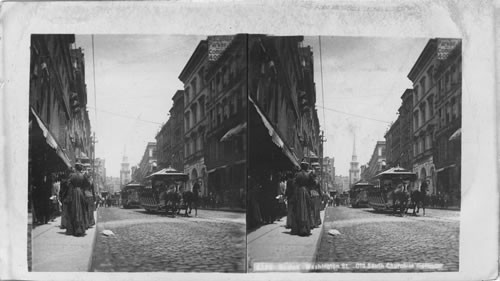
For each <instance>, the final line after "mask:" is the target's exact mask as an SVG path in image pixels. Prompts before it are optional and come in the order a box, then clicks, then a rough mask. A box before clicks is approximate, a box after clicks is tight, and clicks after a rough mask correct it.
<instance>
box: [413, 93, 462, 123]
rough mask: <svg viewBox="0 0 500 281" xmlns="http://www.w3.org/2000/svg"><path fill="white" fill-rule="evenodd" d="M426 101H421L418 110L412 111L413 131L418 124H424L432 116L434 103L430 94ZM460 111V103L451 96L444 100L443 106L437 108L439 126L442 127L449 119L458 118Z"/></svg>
mask: <svg viewBox="0 0 500 281" xmlns="http://www.w3.org/2000/svg"><path fill="white" fill-rule="evenodd" d="M427 101H428V102H427V103H425V102H423V103H421V105H420V110H418V109H417V110H415V111H414V112H413V128H414V130H413V131H416V130H417V129H418V128H419V127H420V126H422V125H423V124H425V122H427V121H428V120H429V119H431V118H433V117H434V103H433V100H432V96H431V97H429V99H428V100H427ZM460 111H461V103H460V101H458V102H457V99H456V98H455V97H453V98H452V99H451V100H450V101H449V102H446V104H445V106H444V107H443V108H440V109H439V113H438V115H439V120H438V121H439V126H440V127H444V126H446V125H448V123H450V122H451V121H453V120H455V119H456V118H459V116H460ZM427 113H428V114H427Z"/></svg>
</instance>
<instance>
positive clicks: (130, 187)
mask: <svg viewBox="0 0 500 281" xmlns="http://www.w3.org/2000/svg"><path fill="white" fill-rule="evenodd" d="M143 188H144V185H142V184H139V183H129V184H127V185H126V186H125V187H123V189H122V192H121V196H122V206H123V208H125V209H127V208H140V207H141V202H140V201H139V193H140V192H141V190H142V189H143Z"/></svg>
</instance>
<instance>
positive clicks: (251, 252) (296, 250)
mask: <svg viewBox="0 0 500 281" xmlns="http://www.w3.org/2000/svg"><path fill="white" fill-rule="evenodd" d="M324 218H325V211H321V221H322V222H324ZM285 224H286V217H283V218H282V219H281V220H280V221H277V222H275V223H274V224H267V225H263V226H261V227H260V228H258V229H257V230H255V231H253V232H250V233H248V234H247V251H248V271H249V272H257V271H274V270H273V269H272V266H271V268H266V269H264V268H263V267H261V265H264V266H265V264H259V265H257V266H254V264H255V263H282V264H283V263H301V264H302V263H303V264H314V263H315V261H316V251H317V247H318V246H319V242H320V240H321V235H322V233H323V231H322V230H323V224H322V225H321V226H320V227H318V228H315V229H313V230H312V231H311V233H312V235H310V236H307V237H301V236H298V235H291V234H290V229H286V228H285ZM256 267H258V268H256ZM294 270H295V271H309V270H308V269H307V266H306V267H304V268H303V269H302V270H301V269H299V268H295V269H294Z"/></svg>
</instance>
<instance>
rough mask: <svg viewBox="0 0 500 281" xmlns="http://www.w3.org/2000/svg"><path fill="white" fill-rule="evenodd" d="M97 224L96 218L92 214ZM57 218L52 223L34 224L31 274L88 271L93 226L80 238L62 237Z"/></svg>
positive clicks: (92, 242)
mask: <svg viewBox="0 0 500 281" xmlns="http://www.w3.org/2000/svg"><path fill="white" fill-rule="evenodd" d="M94 216H95V218H96V225H97V215H96V213H95V212H94ZM60 225H61V217H57V218H56V219H55V220H54V221H53V222H49V223H48V224H44V225H38V226H37V227H35V228H34V229H33V230H32V232H31V239H32V271H40V272H59V271H64V272H82V271H88V270H89V268H90V265H91V262H92V250H93V248H94V244H95V236H96V234H95V232H96V226H93V227H92V228H89V229H87V231H86V235H85V236H83V237H75V236H70V235H66V230H64V229H61V228H59V226H60Z"/></svg>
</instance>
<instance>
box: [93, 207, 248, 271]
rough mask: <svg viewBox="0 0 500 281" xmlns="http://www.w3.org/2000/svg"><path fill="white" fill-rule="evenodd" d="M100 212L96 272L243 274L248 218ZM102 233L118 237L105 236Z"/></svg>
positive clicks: (212, 213) (213, 214) (229, 214)
mask: <svg viewBox="0 0 500 281" xmlns="http://www.w3.org/2000/svg"><path fill="white" fill-rule="evenodd" d="M183 214H184V211H182V213H181V215H178V216H176V217H175V218H174V217H171V216H167V215H164V214H155V213H153V214H148V213H146V212H145V210H144V209H122V208H117V207H110V208H99V210H98V226H97V230H98V233H97V241H96V244H95V249H94V253H93V257H92V268H91V270H92V271H98V272H114V271H121V272H144V271H170V272H172V271H182V272H244V269H245V257H246V241H245V214H244V213H235V212H223V211H211V210H198V216H197V217H194V211H193V213H192V214H191V216H190V217H184V216H183ZM103 230H111V231H112V232H113V233H114V235H111V236H105V235H103V234H102V231H103Z"/></svg>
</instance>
